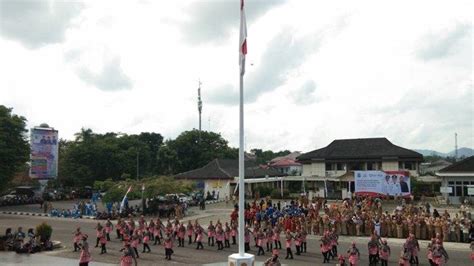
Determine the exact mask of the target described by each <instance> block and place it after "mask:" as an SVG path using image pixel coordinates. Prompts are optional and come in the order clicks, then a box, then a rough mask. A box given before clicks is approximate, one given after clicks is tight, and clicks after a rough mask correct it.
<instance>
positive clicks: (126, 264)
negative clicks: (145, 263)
mask: <svg viewBox="0 0 474 266" xmlns="http://www.w3.org/2000/svg"><path fill="white" fill-rule="evenodd" d="M120 252H122V256H121V257H120V266H132V261H133V262H135V263H134V265H135V266H137V259H136V257H135V252H134V251H133V250H132V248H131V246H130V242H128V241H125V242H124V247H123V248H122V249H121V250H120Z"/></svg>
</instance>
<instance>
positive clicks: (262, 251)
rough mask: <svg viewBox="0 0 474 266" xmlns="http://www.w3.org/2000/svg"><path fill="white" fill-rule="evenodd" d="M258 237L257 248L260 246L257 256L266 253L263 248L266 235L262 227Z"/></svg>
mask: <svg viewBox="0 0 474 266" xmlns="http://www.w3.org/2000/svg"><path fill="white" fill-rule="evenodd" d="M256 237H257V248H258V252H257V256H259V255H265V251H264V250H263V242H264V239H265V238H266V236H265V234H264V233H263V231H262V229H259V231H258V232H257V236H256Z"/></svg>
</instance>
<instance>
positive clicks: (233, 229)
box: [230, 222, 237, 245]
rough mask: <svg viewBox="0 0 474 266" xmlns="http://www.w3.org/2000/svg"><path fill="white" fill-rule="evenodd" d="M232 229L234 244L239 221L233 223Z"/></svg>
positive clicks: (231, 234) (233, 243)
mask: <svg viewBox="0 0 474 266" xmlns="http://www.w3.org/2000/svg"><path fill="white" fill-rule="evenodd" d="M231 224H232V229H231V231H230V236H232V245H235V244H236V236H237V223H235V222H234V223H231Z"/></svg>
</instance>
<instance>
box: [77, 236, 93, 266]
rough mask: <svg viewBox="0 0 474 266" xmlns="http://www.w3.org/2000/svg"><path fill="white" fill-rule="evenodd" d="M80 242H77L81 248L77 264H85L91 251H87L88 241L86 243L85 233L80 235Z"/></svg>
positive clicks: (80, 265)
mask: <svg viewBox="0 0 474 266" xmlns="http://www.w3.org/2000/svg"><path fill="white" fill-rule="evenodd" d="M81 237H82V244H78V245H79V246H80V248H81V255H80V257H79V266H87V265H89V262H90V261H91V253H90V252H89V243H87V235H86V234H84V235H82V234H81Z"/></svg>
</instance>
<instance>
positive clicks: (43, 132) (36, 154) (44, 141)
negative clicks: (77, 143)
mask: <svg viewBox="0 0 474 266" xmlns="http://www.w3.org/2000/svg"><path fill="white" fill-rule="evenodd" d="M58 142H59V139H58V131H57V130H54V129H53V128H41V127H35V128H33V129H31V138H30V146H31V154H30V158H31V166H30V177H31V178H35V179H51V178H56V177H57V176H58Z"/></svg>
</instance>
